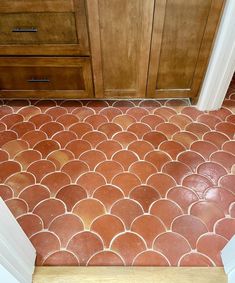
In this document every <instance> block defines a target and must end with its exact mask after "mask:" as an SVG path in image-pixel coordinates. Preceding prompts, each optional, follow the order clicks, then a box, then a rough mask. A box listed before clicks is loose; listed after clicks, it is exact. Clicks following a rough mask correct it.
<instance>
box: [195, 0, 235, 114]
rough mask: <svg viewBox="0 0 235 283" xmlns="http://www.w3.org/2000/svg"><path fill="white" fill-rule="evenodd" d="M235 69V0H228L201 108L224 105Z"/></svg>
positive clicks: (205, 82) (204, 88) (213, 52)
mask: <svg viewBox="0 0 235 283" xmlns="http://www.w3.org/2000/svg"><path fill="white" fill-rule="evenodd" d="M234 71H235V0H227V1H226V4H225V8H224V12H223V15H222V19H221V23H220V27H219V29H218V33H217V36H216V40H215V44H214V48H213V51H212V54H211V58H210V61H209V65H208V68H207V72H206V76H205V79H204V82H203V85H202V88H201V92H200V96H199V100H198V103H197V108H198V109H199V110H204V111H205V110H208V111H209V110H217V109H219V108H220V107H221V106H222V103H223V100H224V98H225V95H226V92H227V90H228V87H229V84H230V82H231V79H232V76H233V74H234Z"/></svg>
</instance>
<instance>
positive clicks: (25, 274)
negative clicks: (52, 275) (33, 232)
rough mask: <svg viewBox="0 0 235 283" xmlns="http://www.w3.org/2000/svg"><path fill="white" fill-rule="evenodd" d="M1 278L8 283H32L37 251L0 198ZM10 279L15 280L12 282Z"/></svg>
mask: <svg viewBox="0 0 235 283" xmlns="http://www.w3.org/2000/svg"><path fill="white" fill-rule="evenodd" d="M0 215H1V217H0V278H1V279H2V277H4V276H6V277H7V278H8V281H1V282H7V283H15V282H18V283H30V282H32V274H33V272H34V262H35V258H36V251H35V248H34V247H33V245H32V244H31V242H30V241H29V239H28V238H27V236H26V235H25V233H24V232H23V230H22V229H21V227H20V225H19V224H18V222H17V221H16V220H15V218H14V216H13V215H12V213H11V212H10V210H9V209H8V207H7V206H6V204H5V203H4V201H3V200H2V199H1V198H0ZM10 278H13V279H12V280H11V281H10Z"/></svg>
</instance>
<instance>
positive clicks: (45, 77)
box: [0, 57, 93, 98]
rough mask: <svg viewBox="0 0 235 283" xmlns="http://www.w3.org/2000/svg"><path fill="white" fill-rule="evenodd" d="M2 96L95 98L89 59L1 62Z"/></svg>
mask: <svg viewBox="0 0 235 283" xmlns="http://www.w3.org/2000/svg"><path fill="white" fill-rule="evenodd" d="M0 96H1V97H9V98H14V97H29V98H30V97H32V98H33V97H36V98H48V97H53V98H88V97H93V85H92V75H91V66H90V59H89V58H32V57H30V58H9V57H8V58H1V59H0Z"/></svg>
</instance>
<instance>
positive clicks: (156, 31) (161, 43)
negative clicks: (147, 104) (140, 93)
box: [147, 0, 224, 98]
mask: <svg viewBox="0 0 235 283" xmlns="http://www.w3.org/2000/svg"><path fill="white" fill-rule="evenodd" d="M223 2H224V1H223V0H167V1H166V0H156V4H155V11H154V22H153V34H152V44H151V54H150V62H149V78H148V88H147V96H148V97H163V98H168V97H191V98H192V97H196V96H197V95H198V92H199V89H200V86H201V83H202V80H203V77H204V74H205V70H206V67H207V63H208V59H209V55H210V50H211V47H212V43H213V39H214V36H215V32H216V29H217V25H218V23H219V19H220V14H221V11H222V7H223Z"/></svg>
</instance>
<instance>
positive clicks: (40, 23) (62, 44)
mask: <svg viewBox="0 0 235 283" xmlns="http://www.w3.org/2000/svg"><path fill="white" fill-rule="evenodd" d="M0 55H2V56H8V55H16V56H17V55H22V56H34V55H39V56H43V55H47V56H55V55H58V56H70V55H71V56H80V55H82V56H89V55H90V48H89V40H88V30H87V18H86V8H85V0H8V1H5V0H0Z"/></svg>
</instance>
